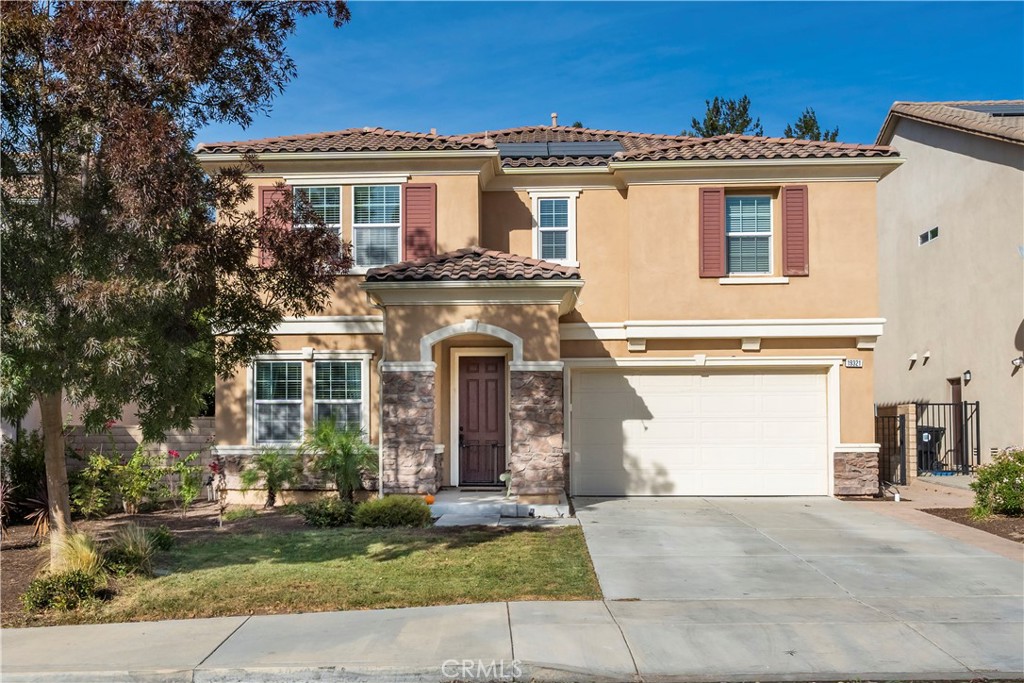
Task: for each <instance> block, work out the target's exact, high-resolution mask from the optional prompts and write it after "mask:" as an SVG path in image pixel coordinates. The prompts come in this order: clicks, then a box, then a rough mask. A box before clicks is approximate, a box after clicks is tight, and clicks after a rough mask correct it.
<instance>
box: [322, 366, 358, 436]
mask: <svg viewBox="0 0 1024 683" xmlns="http://www.w3.org/2000/svg"><path fill="white" fill-rule="evenodd" d="M314 367H315V370H314V372H315V382H314V396H313V405H314V410H313V413H314V419H315V420H316V422H317V424H319V423H320V422H321V421H322V420H333V421H334V423H335V424H336V425H338V427H340V428H342V429H362V427H363V410H364V406H363V363H362V362H361V361H357V360H329V361H319V360H318V361H316V363H315V364H314Z"/></svg>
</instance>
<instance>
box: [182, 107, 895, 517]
mask: <svg viewBox="0 0 1024 683" xmlns="http://www.w3.org/2000/svg"><path fill="white" fill-rule="evenodd" d="M247 153H254V154H256V155H257V156H258V157H259V160H260V162H261V164H262V167H263V170H262V171H261V172H260V173H259V174H254V175H253V177H252V182H253V183H254V185H255V186H256V188H257V192H256V195H257V198H256V199H254V201H253V205H252V208H253V209H258V208H259V207H260V206H261V205H262V204H264V203H267V202H269V201H271V200H272V199H273V198H275V197H277V196H278V193H279V192H280V190H279V189H277V188H276V187H275V185H276V184H278V183H286V184H287V185H289V186H292V187H293V188H295V192H296V193H300V194H301V195H302V196H304V197H306V198H308V199H309V200H310V202H311V203H312V204H313V205H314V206H316V207H319V210H320V211H322V213H323V216H324V218H325V220H326V222H327V223H328V224H330V225H334V226H337V228H338V229H339V230H340V232H341V235H342V237H343V239H345V240H350V241H351V242H352V243H353V244H354V249H353V253H354V256H355V264H356V267H355V269H353V271H352V272H351V273H349V274H348V275H344V276H341V277H339V278H338V282H337V288H336V290H335V293H334V297H333V300H332V302H331V304H330V306H329V308H328V310H326V311H325V312H324V313H323V314H322V315H320V316H317V317H309V318H303V319H295V320H292V319H289V320H286V321H284V322H283V323H282V324H281V326H280V328H279V329H278V330H277V332H276V339H277V351H276V352H275V353H272V354H268V355H266V356H262V357H260V358H258V359H257V360H256V361H255V362H254V363H253V365H252V366H250V367H240V368H239V369H238V372H237V373H236V374H235V375H234V377H231V378H228V379H226V380H220V379H218V385H217V427H216V433H217V446H216V449H217V452H218V453H220V454H221V455H222V456H225V457H227V458H229V459H232V458H235V459H237V458H244V457H246V456H248V455H249V454H252V453H253V452H254V451H256V450H257V449H259V448H260V447H261V446H264V445H283V446H293V445H294V444H295V443H296V441H297V440H298V439H299V438H300V436H301V434H302V431H303V429H304V428H308V427H309V426H311V424H312V423H313V422H314V421H315V420H319V419H335V420H338V421H339V422H342V423H346V424H349V425H357V426H360V427H362V428H363V429H365V430H366V431H367V433H368V435H369V438H370V440H371V441H372V442H373V443H379V444H380V446H381V458H382V462H383V470H382V479H383V487H384V489H385V491H387V492H406V493H411V492H420V493H422V492H430V491H435V490H437V489H438V488H439V487H447V486H467V487H468V486H472V487H476V486H491V485H500V483H501V475H502V473H503V472H505V471H506V470H508V471H509V472H510V476H511V484H510V488H511V491H512V493H513V494H516V495H518V496H519V497H520V500H521V501H543V500H551V499H553V498H554V497H556V496H558V495H560V494H561V492H562V491H565V490H567V491H568V492H569V493H570V494H571V495H625V494H641V495H642V494H660V495H791V494H792V495H829V494H833V493H874V492H876V491H877V488H878V482H877V460H878V456H877V448H878V447H877V445H876V444H874V443H873V441H874V431H873V404H872V399H873V395H874V391H873V386H872V366H873V352H872V349H873V348H874V344H875V340H876V339H877V337H878V336H879V335H880V334H881V332H882V324H883V320H882V319H881V318H879V315H878V291H877V282H878V279H877V278H878V274H877V269H876V258H877V257H876V254H877V250H876V243H875V239H876V223H875V221H876V206H875V203H876V197H875V192H876V184H877V181H878V180H879V179H880V178H882V177H883V176H884V175H885V174H887V173H889V172H890V171H892V170H893V169H894V168H896V166H897V165H898V164H899V163H900V159H899V158H898V156H897V154H896V152H895V151H894V150H892V149H890V148H888V147H878V146H870V145H846V144H838V143H825V142H809V141H804V140H784V139H777V138H757V137H749V136H740V135H726V136H721V137H716V138H708V139H699V138H688V137H682V136H665V135H649V134H640V133H628V132H616V131H607V130H591V129H580V128H570V127H565V126H556V125H553V126H526V127H522V128H513V129H507V130H497V131H488V132H481V133H475V134H469V135H436V134H433V133H430V134H427V133H405V132H397V131H390V130H382V129H379V128H356V129H348V130H342V131H338V132H334V133H319V134H313V135H298V136H292V137H279V138H268V139H262V140H252V141H246V142H225V143H210V144H202V145H200V146H199V148H198V154H199V158H200V160H201V162H202V163H203V164H204V166H205V167H206V168H208V169H214V168H217V167H220V166H224V165H227V164H231V163H236V162H238V161H240V160H241V159H242V155H244V154H247Z"/></svg>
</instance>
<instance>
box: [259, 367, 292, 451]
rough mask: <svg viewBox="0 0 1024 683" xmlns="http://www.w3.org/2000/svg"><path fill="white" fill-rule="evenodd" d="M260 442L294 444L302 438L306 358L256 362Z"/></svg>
mask: <svg viewBox="0 0 1024 683" xmlns="http://www.w3.org/2000/svg"><path fill="white" fill-rule="evenodd" d="M255 380H256V382H255V383H256V387H255V388H256V392H255V401H254V402H255V406H254V411H253V412H254V416H255V418H256V424H255V427H256V434H255V437H256V443H293V442H295V441H298V440H299V439H300V438H301V437H302V361H258V362H257V363H256V376H255Z"/></svg>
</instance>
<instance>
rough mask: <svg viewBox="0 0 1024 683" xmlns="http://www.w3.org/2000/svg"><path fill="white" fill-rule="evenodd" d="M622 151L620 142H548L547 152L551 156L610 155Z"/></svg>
mask: <svg viewBox="0 0 1024 683" xmlns="http://www.w3.org/2000/svg"><path fill="white" fill-rule="evenodd" d="M621 151H622V144H621V143H619V142H617V141H615V140H610V141H604V142H549V143H548V154H549V155H551V156H553V157H610V156H611V155H613V154H615V153H616V152H621Z"/></svg>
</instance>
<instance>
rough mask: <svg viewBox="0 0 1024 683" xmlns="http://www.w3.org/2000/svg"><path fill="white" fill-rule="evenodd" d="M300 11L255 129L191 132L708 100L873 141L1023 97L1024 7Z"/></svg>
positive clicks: (611, 124)
mask: <svg viewBox="0 0 1024 683" xmlns="http://www.w3.org/2000/svg"><path fill="white" fill-rule="evenodd" d="M350 6H351V10H352V21H351V23H349V24H347V25H346V26H344V27H342V28H340V29H334V28H333V27H332V26H331V24H330V21H329V20H327V19H326V18H325V17H313V18H310V19H306V20H303V21H302V22H301V23H300V26H299V29H298V31H297V32H296V34H295V35H294V36H293V37H292V38H291V39H290V42H289V45H290V48H289V49H290V51H291V54H292V55H293V57H294V58H295V61H296V63H297V66H298V70H299V76H298V78H297V79H296V80H294V81H292V83H291V84H290V85H289V86H288V88H287V90H286V91H285V92H284V94H282V95H281V96H280V97H279V98H278V99H277V100H275V103H274V107H273V111H272V112H271V113H270V115H269V116H261V117H259V118H258V119H257V120H256V121H255V122H254V123H253V125H252V126H250V127H249V128H248V129H245V130H243V129H241V128H239V127H237V126H220V125H215V126H210V127H208V128H206V129H204V130H201V131H200V132H199V135H198V136H197V138H198V141H214V140H237V139H247V138H256V137H265V136H272V135H286V134H296V133H312V132H318V131H328V130H338V129H341V128H348V127H353V126H383V127H385V128H394V129H399V130H419V131H427V130H429V129H430V128H437V129H438V132H440V133H463V132H475V131H480V130H487V129H491V130H494V129H497V128H505V127H510V126H519V125H526V124H544V123H549V122H550V113H551V112H553V111H557V112H558V113H559V122H560V123H565V124H569V123H572V122H573V121H574V120H577V119H578V120H581V121H582V122H583V123H584V124H585V125H586V126H588V127H592V128H613V129H618V130H634V131H644V132H652V133H678V132H679V131H680V130H682V129H683V128H688V127H689V124H690V118H691V117H692V116H700V115H702V114H703V112H704V100H705V99H709V98H711V97H713V96H715V95H721V96H724V97H740V96H742V95H743V94H747V95H749V96H750V99H751V101H752V104H753V106H752V111H753V113H754V114H755V115H758V116H760V118H761V122H762V124H763V125H764V129H765V134H766V135H780V134H781V133H782V130H783V128H785V125H786V123H788V122H790V121H792V120H794V119H795V118H796V117H797V115H798V114H799V113H800V112H801V111H802V110H803V108H804V107H806V106H812V107H814V109H815V110H816V111H817V113H818V119H819V121H820V122H821V123H822V125H823V126H829V127H831V126H835V125H838V126H839V129H840V139H841V140H843V141H847V142H873V141H874V139H875V136H876V135H877V133H878V129H879V128H880V126H881V124H882V121H883V120H884V118H885V114H886V112H887V111H888V109H889V106H890V104H891V103H892V102H893V101H894V100H918V101H925V100H952V99H1015V98H1022V97H1024V3H1021V2H998V3H974V2H972V3H947V2H940V3H923V2H906V3H882V2H877V3H875V2H871V3H852V2H851V3H810V2H797V3H768V2H763V3H740V2H718V3H683V2H658V3H632V2H606V3H582V2H571V3H570V2H562V3H555V2H551V3H527V2H518V3H511V2H507V3H498V2H495V3H470V2H459V3H413V2H353V3H351V4H350Z"/></svg>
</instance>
